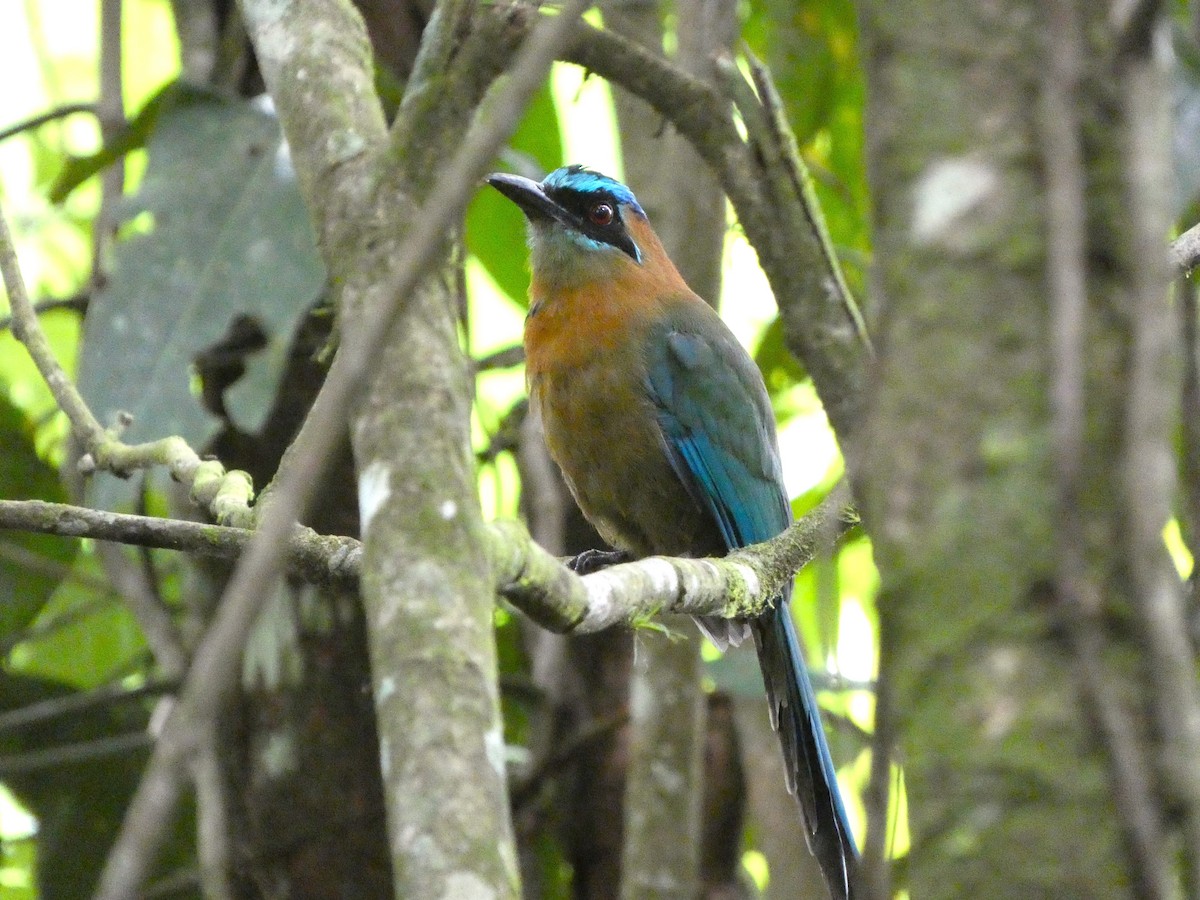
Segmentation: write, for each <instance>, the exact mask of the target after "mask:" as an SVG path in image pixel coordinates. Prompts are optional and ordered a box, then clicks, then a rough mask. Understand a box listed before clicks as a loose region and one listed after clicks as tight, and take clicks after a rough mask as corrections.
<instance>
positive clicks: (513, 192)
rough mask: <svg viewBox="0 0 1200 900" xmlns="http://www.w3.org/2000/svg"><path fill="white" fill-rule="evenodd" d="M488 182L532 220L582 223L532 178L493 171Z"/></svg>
mask: <svg viewBox="0 0 1200 900" xmlns="http://www.w3.org/2000/svg"><path fill="white" fill-rule="evenodd" d="M487 183H488V184H490V185H491V186H492V187H494V188H495V189H496V190H498V191H499V192H500V193H502V194H503V195H504V196H505V197H507V198H508V199H509V200H511V201H512V202H513V203H515V204H517V206H519V207H521V211H522V212H523V213H525V217H526V218H527V219H529V220H530V221H531V222H538V221H543V222H544V221H550V220H553V221H558V222H562V223H563V224H564V225H567V226H569V227H571V228H576V229H578V228H579V227H580V225H581V224H582V223H581V222H580V219H579V217H578V216H577V215H575V214H574V213H572V212H570V211H569V210H566V209H564V208H563V207H561V206H559V205H558V204H557V203H555V202H554V201H553V200H551V199H550V198H549V197H547V196H546V192H545V191H544V190H542V186H541V185H540V184H538V183H537V182H536V181H534V180H533V179H532V178H522V177H521V176H520V175H509V174H508V173H507V172H493V173H492V174H491V175H489V176H488V177H487Z"/></svg>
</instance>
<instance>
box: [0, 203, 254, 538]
mask: <svg viewBox="0 0 1200 900" xmlns="http://www.w3.org/2000/svg"><path fill="white" fill-rule="evenodd" d="M0 276H3V280H4V286H5V288H6V290H7V291H8V303H9V307H10V309H11V311H12V333H13V336H14V337H15V338H16V339H17V340H18V341H20V342H21V343H22V344H24V345H25V349H26V351H27V352H28V353H29V355H30V357H32V359H33V362H34V365H35V366H36V367H37V370H38V373H39V374H40V375H41V376H42V379H43V380H44V381H45V382H46V386H47V387H48V388H49V389H50V393H51V394H52V395H53V397H54V401H55V403H56V405H57V406H58V408H59V409H60V410H62V411H63V413H65V414H66V416H67V420H68V421H69V422H70V424H71V433H72V436H73V437H74V438H75V439H76V440H77V441H78V442H79V444H80V445H81V446H82V447H83V448H84V449H85V452H84V453H83V455H82V456H81V457H80V460H79V469H80V471H81V472H83V473H85V474H90V473H92V472H94V471H95V470H96V469H107V470H109V471H112V472H115V473H117V474H122V475H124V474H128V473H129V472H132V471H133V470H135V469H144V468H149V467H151V466H165V467H166V468H167V469H168V470H169V471H170V473H171V476H172V477H173V478H174V479H175V480H177V481H181V482H183V483H184V484H187V485H188V486H189V487H190V488H191V495H192V499H193V500H194V501H195V502H196V503H197V504H198V505H200V506H201V507H203V508H205V509H206V510H207V511H208V512H209V513H210V514H211V515H212V516H214V517H215V518H216V519H217V521H218V522H222V523H224V524H230V525H246V524H249V522H250V521H251V519H252V514H251V512H250V498H251V496H252V494H253V490H252V485H251V483H250V476H249V475H247V474H246V473H244V472H238V471H231V472H229V471H226V470H225V467H224V466H222V465H221V464H220V463H219V462H217V461H216V460H201V459H200V456H199V454H197V453H196V451H195V450H193V449H192V448H191V447H190V446H188V444H187V442H186V441H184V440H183V439H182V438H179V437H168V438H162V439H161V440H157V441H151V442H149V443H146V444H136V445H128V444H124V443H122V442H121V441H119V440H117V438H116V437H114V436H113V435H110V434H109V433H108V432H107V431H106V430H105V429H104V427H103V426H101V424H100V422H99V421H97V419H96V417H95V415H93V413H92V411H91V409H89V408H88V406H87V404H86V403H84V401H83V397H82V396H81V395H80V393H79V390H78V388H76V387H75V385H74V383H72V381H71V379H70V378H69V377H68V376H67V374H66V372H65V371H64V370H63V368H62V366H61V365H59V363H58V360H57V359H56V358H55V356H54V351H53V350H52V349H51V347H50V341H49V339H48V338H47V337H46V333H45V331H43V330H42V326H41V323H40V322H39V321H38V317H37V312H36V310H35V309H34V306H33V304H32V303H31V302H30V300H29V294H28V292H27V290H26V288H25V279H24V277H23V276H22V274H21V267H20V264H19V263H18V261H17V251H16V245H15V243H14V242H13V238H12V233H11V232H10V231H9V228H8V222H7V220H6V219H5V217H4V214H3V211H0Z"/></svg>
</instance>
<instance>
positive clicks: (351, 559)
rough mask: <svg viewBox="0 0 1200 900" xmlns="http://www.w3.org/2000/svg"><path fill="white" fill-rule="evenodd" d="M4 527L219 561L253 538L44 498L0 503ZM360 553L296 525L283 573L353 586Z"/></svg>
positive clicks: (244, 531) (244, 532)
mask: <svg viewBox="0 0 1200 900" xmlns="http://www.w3.org/2000/svg"><path fill="white" fill-rule="evenodd" d="M5 529H9V530H14V531H30V532H35V533H39V534H57V535H62V536H64V537H87V538H92V539H94V540H99V541H113V542H116V543H120V544H131V545H133V546H138V547H156V548H158V549H161V550H183V551H186V552H188V553H198V554H200V555H203V556H212V557H216V558H218V559H236V558H238V557H239V556H240V555H241V554H242V552H243V551H244V550H245V548H246V547H247V545H249V543H250V541H251V539H252V538H253V537H254V532H253V531H251V530H250V529H248V528H233V527H230V526H226V525H208V524H206V523H203V522H190V521H187V520H183V519H160V518H156V517H154V516H134V515H129V514H126V513H111V512H106V511H104V510H99V509H88V508H87V507H82V506H70V505H67V504H65V503H47V502H45V501H43V500H0V530H5ZM361 554H362V546H361V544H359V542H358V541H356V540H355V539H354V538H349V537H338V536H336V535H320V534H317V533H316V532H315V531H313V530H312V529H310V528H304V527H302V526H296V527H295V528H294V529H293V530H292V533H291V536H290V538H289V540H288V541H287V553H286V565H287V571H288V573H289V574H292V575H295V576H297V577H299V578H302V579H304V580H305V581H308V582H310V583H313V584H329V583H336V582H353V581H354V580H355V579H357V578H358V569H359V564H360V559H361Z"/></svg>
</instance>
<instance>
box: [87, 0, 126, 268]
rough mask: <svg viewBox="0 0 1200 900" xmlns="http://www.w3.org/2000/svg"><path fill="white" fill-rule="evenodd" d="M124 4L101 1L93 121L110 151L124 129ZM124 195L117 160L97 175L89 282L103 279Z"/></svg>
mask: <svg viewBox="0 0 1200 900" xmlns="http://www.w3.org/2000/svg"><path fill="white" fill-rule="evenodd" d="M123 7H124V0H100V78H99V82H100V96H99V98H98V99H97V101H96V117H97V118H98V119H99V120H100V136H101V139H102V140H103V141H104V146H106V147H110V146H112V145H113V143H114V142H115V141H116V139H117V136H118V135H119V134H120V133H121V132H122V131H123V130H124V129H125V86H124V80H123V78H122V73H121V68H122V65H121V64H122V59H123V53H122V43H121V30H122V29H121V19H122V18H123V12H124V9H123ZM124 192H125V158H124V157H123V156H118V157H117V158H116V159H114V160H113V162H112V164H111V165H109V166H107V167H106V168H105V169H104V171H103V172H102V173H101V175H100V209H99V210H98V211H97V213H96V218H95V220H94V221H93V223H92V280H93V281H94V282H96V283H99V281H100V279H101V278H102V277H103V273H104V266H105V260H106V256H107V254H108V250H109V247H110V246H111V241H112V239H113V238H114V237H115V236H116V228H115V222H116V219H115V215H114V211H115V209H116V204H117V201H119V200H120V199H121V195H122V194H124Z"/></svg>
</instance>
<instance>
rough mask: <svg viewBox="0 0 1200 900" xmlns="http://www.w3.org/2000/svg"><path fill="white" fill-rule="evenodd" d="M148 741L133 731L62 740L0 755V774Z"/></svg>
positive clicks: (139, 746)
mask: <svg viewBox="0 0 1200 900" xmlns="http://www.w3.org/2000/svg"><path fill="white" fill-rule="evenodd" d="M151 743H152V741H151V738H150V735H149V734H147V733H146V732H144V731H135V732H133V733H131V734H119V735H116V736H114V737H102V738H96V739H95V740H92V741H80V742H79V743H78V744H64V745H62V746H61V747H48V748H46V749H44V750H31V751H29V752H28V753H13V754H9V755H7V756H0V777H11V776H13V775H22V774H25V773H28V772H39V771H42V770H43V769H55V770H57V769H60V768H62V767H63V766H70V765H78V764H79V763H85V762H91V761H92V760H95V759H102V758H104V757H106V756H117V755H122V754H128V753H131V752H133V751H136V750H141V749H142V748H143V747H148V746H150V744H151Z"/></svg>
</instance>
